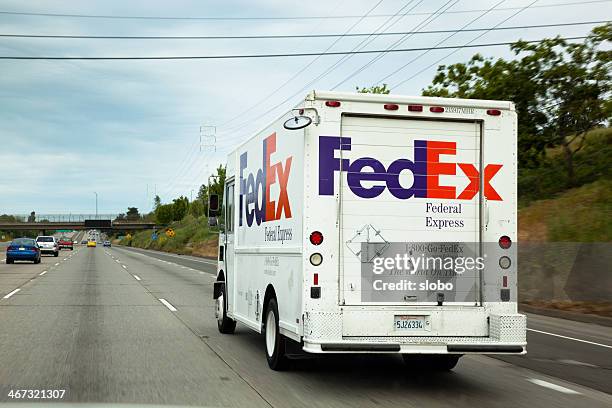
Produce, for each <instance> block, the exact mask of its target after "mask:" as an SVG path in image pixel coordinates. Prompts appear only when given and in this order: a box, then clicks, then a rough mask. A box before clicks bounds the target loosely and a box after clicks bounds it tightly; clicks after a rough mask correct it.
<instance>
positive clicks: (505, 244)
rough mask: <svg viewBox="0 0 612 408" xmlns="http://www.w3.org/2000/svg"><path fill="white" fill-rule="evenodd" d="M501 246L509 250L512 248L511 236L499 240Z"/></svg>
mask: <svg viewBox="0 0 612 408" xmlns="http://www.w3.org/2000/svg"><path fill="white" fill-rule="evenodd" d="M499 246H500V247H501V248H503V249H508V248H510V247H511V246H512V240H511V239H510V237H509V236H507V235H504V236H502V237H500V238H499Z"/></svg>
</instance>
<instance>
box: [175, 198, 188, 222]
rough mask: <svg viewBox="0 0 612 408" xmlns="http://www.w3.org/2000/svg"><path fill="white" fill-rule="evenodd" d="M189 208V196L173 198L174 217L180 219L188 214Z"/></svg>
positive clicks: (176, 219)
mask: <svg viewBox="0 0 612 408" xmlns="http://www.w3.org/2000/svg"><path fill="white" fill-rule="evenodd" d="M188 210H189V200H188V199H187V197H183V196H180V197H179V198H175V199H174V200H172V219H173V220H174V221H180V220H182V219H183V218H185V216H186V215H187V211H188Z"/></svg>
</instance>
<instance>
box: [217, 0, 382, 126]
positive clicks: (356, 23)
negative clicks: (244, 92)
mask: <svg viewBox="0 0 612 408" xmlns="http://www.w3.org/2000/svg"><path fill="white" fill-rule="evenodd" d="M381 3H382V0H380V1H379V2H378V3H376V4H375V5H374V6H373V7H372V8H370V9H369V10H368V11H367V12H366V13H365V14H364V15H363V16H362V17H363V18H361V19H359V20H357V21H356V22H355V23H353V24H352V25H351V26H350V27H349V28H348V29H347V30H346V31H345V32H344V34H348V33H349V32H350V31H351V30H352V29H353V28H355V27H356V26H357V25H358V24H359V23H360V22H361V21H363V19H364V18H366V17H367V16H368V15H369V14H370V13H371V12H372V11H374V10H375V9H376V8H377V7H378V6H379V5H380V4H381ZM342 38H343V37H340V38H338V39H336V40H335V41H333V42H332V43H331V44H330V45H329V46H328V47H327V48H326V49H325V51H323V52H327V51H329V50H331V49H332V47H333V46H334V45H336V44H337V43H338V42H339V41H340V40H341V39H342ZM321 57H322V55H318V56H317V57H316V58H314V59H313V60H311V61H310V62H309V63H308V64H306V65H305V66H304V67H302V68H301V69H300V70H299V71H297V72H296V73H295V74H293V75H292V76H291V77H290V78H289V79H287V80H286V81H285V82H283V83H282V84H281V85H279V86H278V87H277V88H276V89H275V90H273V91H272V92H270V93H269V94H267V95H266V96H265V97H264V98H262V99H261V100H259V101H257V102H256V103H255V104H253V105H251V106H250V107H249V108H247V109H245V110H244V111H242V112H241V113H240V114H239V115H236V116H234V117H232V118H231V119H228V120H226V121H225V122H223V123H221V125H219V126H220V127H223V126H226V125H227V124H228V123H231V122H233V121H235V120H236V119H238V118H241V117H243V116H244V114H245V113H246V112H250V111H252V110H253V109H255V108H257V107H258V106H260V104H261V103H262V102H265V101H267V100H268V98H270V97H271V96H273V95H274V94H276V93H277V92H278V91H280V90H281V89H282V88H284V87H285V86H286V85H287V84H290V83H291V82H292V81H293V80H294V79H296V78H297V77H298V76H299V75H300V74H301V73H302V72H304V71H306V70H307V69H308V68H309V67H311V66H312V65H313V64H314V63H315V62H317V61H318V60H319V58H321Z"/></svg>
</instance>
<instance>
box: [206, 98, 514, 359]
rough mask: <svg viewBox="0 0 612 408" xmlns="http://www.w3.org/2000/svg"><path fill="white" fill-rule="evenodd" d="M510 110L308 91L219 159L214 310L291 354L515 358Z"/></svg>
mask: <svg viewBox="0 0 612 408" xmlns="http://www.w3.org/2000/svg"><path fill="white" fill-rule="evenodd" d="M516 131H517V117H516V112H515V110H514V106H513V104H512V103H510V102H500V101H487V100H464V99H446V98H430V97H408V96H397V95H372V94H353V93H338V92H318V91H313V92H311V93H310V94H308V95H307V97H306V98H305V100H304V101H303V102H302V103H300V104H299V105H298V106H297V107H296V108H295V109H291V110H290V111H289V112H287V113H286V114H285V115H283V116H282V117H280V118H279V119H278V120H276V121H274V122H273V123H272V124H270V125H269V126H268V127H266V128H265V129H263V130H262V131H260V132H258V133H256V134H255V135H254V136H253V137H251V138H250V139H248V140H247V141H245V142H244V143H242V144H241V145H240V146H238V147H237V148H236V150H234V151H233V152H231V153H230V154H229V156H228V159H227V166H226V177H227V179H226V182H225V191H224V196H223V207H222V215H221V218H222V219H223V221H222V224H223V225H222V227H223V230H222V233H221V234H220V240H219V262H218V274H217V280H216V282H215V284H214V298H215V299H216V308H215V314H216V318H217V322H218V327H219V330H220V331H221V332H222V333H233V332H234V329H235V326H236V322H240V323H242V324H244V325H246V326H248V327H249V328H251V329H253V330H255V331H256V332H259V333H264V334H265V335H264V338H265V349H266V357H267V360H268V363H269V365H270V367H271V368H272V369H282V368H284V367H286V366H287V361H288V358H289V357H290V356H289V354H290V353H291V349H295V348H296V346H297V348H298V349H299V350H300V352H302V353H304V352H305V353H398V354H402V356H403V357H404V359H405V360H406V361H407V362H408V363H410V364H416V365H419V364H424V365H425V366H426V367H429V368H436V369H452V368H453V367H454V366H455V365H456V363H457V360H458V359H459V357H460V356H462V355H464V354H470V353H477V354H524V353H525V352H526V318H525V316H524V315H521V314H518V313H517V300H516V299H517V257H516V244H517V210H516V206H517V136H516Z"/></svg>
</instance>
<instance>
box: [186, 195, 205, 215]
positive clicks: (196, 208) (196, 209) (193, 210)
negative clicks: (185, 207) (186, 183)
mask: <svg viewBox="0 0 612 408" xmlns="http://www.w3.org/2000/svg"><path fill="white" fill-rule="evenodd" d="M189 214H191V215H193V216H194V217H196V218H197V217H201V216H202V215H204V202H203V201H202V200H197V199H196V200H195V201H193V202H191V203H189Z"/></svg>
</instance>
